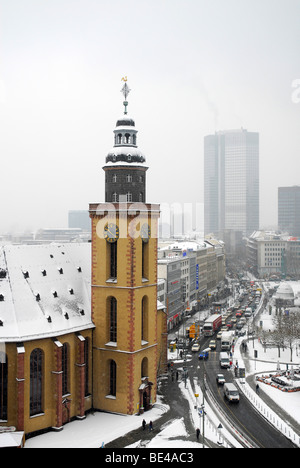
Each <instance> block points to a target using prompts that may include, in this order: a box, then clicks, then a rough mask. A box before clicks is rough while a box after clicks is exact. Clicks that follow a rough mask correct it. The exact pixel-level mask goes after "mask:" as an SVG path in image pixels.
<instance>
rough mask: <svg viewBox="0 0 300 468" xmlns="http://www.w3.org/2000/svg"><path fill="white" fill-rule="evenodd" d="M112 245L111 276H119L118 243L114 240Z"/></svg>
mask: <svg viewBox="0 0 300 468" xmlns="http://www.w3.org/2000/svg"><path fill="white" fill-rule="evenodd" d="M109 245H110V278H114V279H116V278H117V273H118V270H117V263H118V243H117V242H114V243H113V244H109Z"/></svg>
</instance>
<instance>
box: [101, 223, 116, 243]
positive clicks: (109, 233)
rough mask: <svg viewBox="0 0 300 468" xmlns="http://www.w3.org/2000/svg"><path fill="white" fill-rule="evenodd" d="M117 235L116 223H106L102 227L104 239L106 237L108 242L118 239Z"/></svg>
mask: <svg viewBox="0 0 300 468" xmlns="http://www.w3.org/2000/svg"><path fill="white" fill-rule="evenodd" d="M119 235H120V233H119V228H118V226H117V225H116V224H114V223H107V224H106V226H105V227H104V239H106V241H107V242H109V243H110V244H113V243H114V242H117V240H118V239H119Z"/></svg>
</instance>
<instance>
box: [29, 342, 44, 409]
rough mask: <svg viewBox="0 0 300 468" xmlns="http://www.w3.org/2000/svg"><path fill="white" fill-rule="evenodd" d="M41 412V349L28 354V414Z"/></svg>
mask: <svg viewBox="0 0 300 468" xmlns="http://www.w3.org/2000/svg"><path fill="white" fill-rule="evenodd" d="M40 413H43V351H42V350H41V349H34V350H33V351H32V353H31V355H30V416H35V415H36V414H40Z"/></svg>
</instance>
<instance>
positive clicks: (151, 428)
mask: <svg viewBox="0 0 300 468" xmlns="http://www.w3.org/2000/svg"><path fill="white" fill-rule="evenodd" d="M149 431H153V422H152V421H150V422H149Z"/></svg>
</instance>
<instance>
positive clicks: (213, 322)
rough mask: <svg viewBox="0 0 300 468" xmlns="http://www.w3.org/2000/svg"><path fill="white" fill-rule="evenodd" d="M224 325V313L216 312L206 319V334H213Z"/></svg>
mask: <svg viewBox="0 0 300 468" xmlns="http://www.w3.org/2000/svg"><path fill="white" fill-rule="evenodd" d="M221 325H222V315H218V314H214V315H211V316H210V317H209V318H208V319H206V320H205V322H204V325H203V334H204V336H213V334H214V333H215V332H216V331H217V330H219V328H220V327H221Z"/></svg>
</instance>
